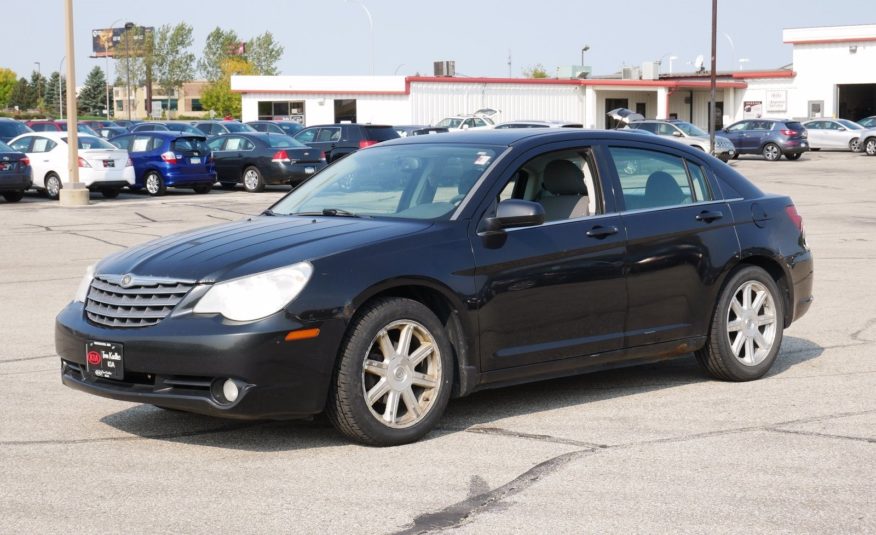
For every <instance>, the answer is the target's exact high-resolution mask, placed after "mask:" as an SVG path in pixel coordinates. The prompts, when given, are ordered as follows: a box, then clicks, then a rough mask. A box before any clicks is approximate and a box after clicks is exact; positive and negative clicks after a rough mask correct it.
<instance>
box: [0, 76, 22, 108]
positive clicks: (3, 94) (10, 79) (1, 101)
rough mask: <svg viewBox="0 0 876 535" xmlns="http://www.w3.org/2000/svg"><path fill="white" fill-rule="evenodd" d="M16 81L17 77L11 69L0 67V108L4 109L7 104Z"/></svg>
mask: <svg viewBox="0 0 876 535" xmlns="http://www.w3.org/2000/svg"><path fill="white" fill-rule="evenodd" d="M17 83H18V77H17V76H16V75H15V73H14V72H13V71H12V70H10V69H7V68H6V67H0V108H2V109H6V107H7V106H8V105H9V98H10V97H11V96H12V90H13V89H15V85H16V84H17Z"/></svg>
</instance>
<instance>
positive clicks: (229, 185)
mask: <svg viewBox="0 0 876 535" xmlns="http://www.w3.org/2000/svg"><path fill="white" fill-rule="evenodd" d="M219 186H220V187H221V188H222V189H224V190H228V191H231V190H233V189H234V188H236V187H237V182H220V183H219Z"/></svg>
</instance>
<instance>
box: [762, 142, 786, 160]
mask: <svg viewBox="0 0 876 535" xmlns="http://www.w3.org/2000/svg"><path fill="white" fill-rule="evenodd" d="M763 157H764V158H766V159H767V160H769V161H771V162H772V161H776V160H778V159H779V158H781V157H782V153H781V151H779V147H778V146H776V145H775V144H773V143H768V144H767V146H765V147H764V148H763Z"/></svg>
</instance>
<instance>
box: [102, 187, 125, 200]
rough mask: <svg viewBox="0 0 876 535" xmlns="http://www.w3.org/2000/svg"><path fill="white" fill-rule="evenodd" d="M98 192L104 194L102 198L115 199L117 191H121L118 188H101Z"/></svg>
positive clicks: (117, 194)
mask: <svg viewBox="0 0 876 535" xmlns="http://www.w3.org/2000/svg"><path fill="white" fill-rule="evenodd" d="M100 193H101V195H103V196H104V198H107V199H115V198H116V197H118V196H119V193H121V190H119V189H118V188H114V189H102V190H100Z"/></svg>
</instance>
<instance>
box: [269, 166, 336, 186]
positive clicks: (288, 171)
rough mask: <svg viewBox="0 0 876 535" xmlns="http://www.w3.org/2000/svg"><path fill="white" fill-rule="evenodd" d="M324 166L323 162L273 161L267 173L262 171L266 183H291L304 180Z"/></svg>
mask: <svg viewBox="0 0 876 535" xmlns="http://www.w3.org/2000/svg"><path fill="white" fill-rule="evenodd" d="M325 166H326V163H325V162H309V163H308V162H295V163H283V162H273V163H272V164H271V168H270V169H269V172H268V173H264V175H263V176H264V179H265V182H266V183H268V184H292V185H293V186H294V185H297V184H300V183H301V182H304V181H305V180H306V179H308V178H310V177H311V176H313V175H314V174H316V173H317V172H319V171H320V170H322V169H323V168H324V167H325Z"/></svg>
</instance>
